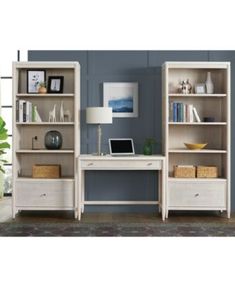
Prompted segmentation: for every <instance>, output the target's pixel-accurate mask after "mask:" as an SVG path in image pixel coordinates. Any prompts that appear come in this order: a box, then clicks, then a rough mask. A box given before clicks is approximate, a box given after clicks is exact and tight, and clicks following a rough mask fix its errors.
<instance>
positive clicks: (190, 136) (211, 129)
mask: <svg viewBox="0 0 235 287" xmlns="http://www.w3.org/2000/svg"><path fill="white" fill-rule="evenodd" d="M208 72H210V74H211V78H212V82H213V84H214V91H213V93H210V94H209V93H207V91H206V85H204V89H205V91H204V92H203V91H201V93H200V94H199V93H196V91H195V86H196V84H205V82H206V79H207V73H208ZM187 79H188V80H189V82H190V84H191V85H192V90H191V92H190V93H182V92H181V91H180V90H179V87H180V83H182V81H183V80H187ZM173 102H174V103H180V104H183V105H185V106H187V105H193V107H195V108H196V110H197V113H198V115H199V117H200V119H201V121H200V122H198V121H197V119H196V117H195V116H194V119H193V121H186V120H185V118H184V120H182V119H181V120H180V121H175V120H174V119H173V117H172V114H171V113H172V103H173ZM162 104H163V113H162V116H163V120H162V123H163V129H162V132H163V148H164V154H165V156H166V167H167V180H166V217H167V216H168V211H170V210H218V211H221V212H222V211H226V213H227V217H228V218H229V217H230V201H231V200H230V155H231V151H230V122H231V120H230V63H228V62H166V63H164V65H163V67H162ZM204 118H212V119H213V120H214V121H210V122H209V121H204V120H203V119H204ZM184 143H207V146H206V147H205V148H203V149H195V150H191V149H187V148H186V147H185V145H184ZM174 166H196V167H197V166H216V167H217V169H218V177H216V178H197V177H196V178H176V177H174Z"/></svg>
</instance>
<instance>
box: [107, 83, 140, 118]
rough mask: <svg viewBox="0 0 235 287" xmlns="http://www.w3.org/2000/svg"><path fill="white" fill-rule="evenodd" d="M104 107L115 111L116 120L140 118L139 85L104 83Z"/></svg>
mask: <svg viewBox="0 0 235 287" xmlns="http://www.w3.org/2000/svg"><path fill="white" fill-rule="evenodd" d="M103 106H104V107H111V108H112V109H113V117H114V118H136V117H138V83H137V82H128V83H127V82H124V83H117V82H115V83H111V82H109V83H103Z"/></svg>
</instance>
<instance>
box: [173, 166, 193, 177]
mask: <svg viewBox="0 0 235 287" xmlns="http://www.w3.org/2000/svg"><path fill="white" fill-rule="evenodd" d="M174 177H178V178H194V177H196V168H195V166H180V165H175V166H174Z"/></svg>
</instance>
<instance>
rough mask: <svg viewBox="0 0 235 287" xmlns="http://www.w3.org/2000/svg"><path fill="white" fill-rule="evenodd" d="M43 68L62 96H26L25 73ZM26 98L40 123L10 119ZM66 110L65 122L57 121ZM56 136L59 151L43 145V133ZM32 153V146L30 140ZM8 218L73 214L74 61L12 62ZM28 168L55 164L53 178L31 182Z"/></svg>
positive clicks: (76, 71) (77, 141)
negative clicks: (57, 173) (60, 81)
mask: <svg viewBox="0 0 235 287" xmlns="http://www.w3.org/2000/svg"><path fill="white" fill-rule="evenodd" d="M37 69H38V70H45V71H46V80H47V82H48V77H49V76H55V77H56V76H63V77H64V85H63V86H64V87H63V92H62V93H55V94H52V93H47V94H38V93H35V94H31V93H30V94H28V93H27V70H37ZM18 100H26V101H29V102H31V103H32V104H33V105H36V106H37V110H38V113H39V114H40V117H41V119H42V122H19V121H16V113H17V111H16V109H17V107H16V103H17V101H18ZM62 102H63V106H64V110H69V111H70V113H71V120H70V121H69V122H68V121H66V122H63V121H59V118H60V117H59V112H60V106H61V103H62ZM54 104H56V106H57V112H56V119H57V120H56V122H49V111H51V110H52V109H53V107H54ZM50 130H57V131H59V132H60V133H61V134H62V138H63V145H62V148H61V149H59V150H48V149H46V148H45V146H44V137H45V134H46V132H47V131H50ZM35 136H37V141H35V146H34V148H35V147H36V149H33V148H32V138H33V137H35ZM12 149H13V217H15V215H16V213H17V212H18V211H20V210H73V211H74V215H75V217H77V205H78V202H77V164H76V159H77V158H78V156H79V154H80V65H79V63H77V62H15V63H13V147H12ZM34 164H59V165H61V177H60V178H58V179H37V178H32V167H33V165H34Z"/></svg>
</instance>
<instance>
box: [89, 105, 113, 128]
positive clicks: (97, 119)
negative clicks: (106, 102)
mask: <svg viewBox="0 0 235 287" xmlns="http://www.w3.org/2000/svg"><path fill="white" fill-rule="evenodd" d="M86 122H87V124H112V122H113V116H112V108H106V107H89V108H86Z"/></svg>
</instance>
